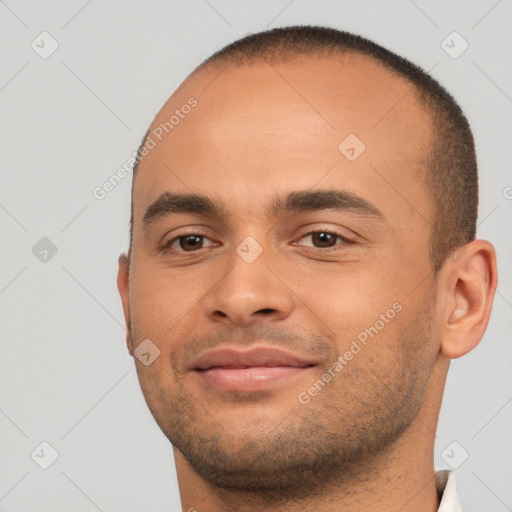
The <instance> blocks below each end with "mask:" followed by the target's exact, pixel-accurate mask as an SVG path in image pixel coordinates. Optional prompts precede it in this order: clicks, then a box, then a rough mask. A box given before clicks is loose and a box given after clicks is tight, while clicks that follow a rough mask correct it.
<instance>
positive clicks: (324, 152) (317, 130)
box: [134, 55, 432, 220]
mask: <svg viewBox="0 0 512 512" xmlns="http://www.w3.org/2000/svg"><path fill="white" fill-rule="evenodd" d="M194 103H195V106H194V107H193V108H189V107H187V108H184V107H183V106H184V105H187V104H188V105H190V104H194ZM173 115H174V119H171V117H172V116H173ZM178 117H179V119H178ZM170 121H172V123H170ZM174 123H176V124H174ZM157 135H158V136H157ZM149 136H150V137H151V138H152V139H153V142H154V147H153V149H151V150H150V151H149V152H148V154H147V155H146V156H145V157H144V158H143V159H142V161H141V164H140V166H139V170H138V176H137V179H136V180H135V181H136V186H135V188H134V210H135V213H137V212H136V210H139V211H138V215H135V217H139V218H140V216H141V215H142V211H141V209H142V208H144V206H145V205H147V204H149V202H151V201H152V200H154V199H155V198H156V197H158V195H160V194H161V193H162V192H165V191H170V192H174V191H180V192H191V191H192V192H194V193H201V194H205V195H209V196H211V197H221V196H224V197H226V196H227V197H229V199H230V203H231V204H232V205H233V209H237V208H238V209H240V208H243V206H244V205H245V206H247V207H249V206H251V207H254V208H257V207H258V204H260V203H261V200H262V199H263V197H264V196H267V197H270V195H274V194H275V193H276V192H283V193H284V192H289V191H291V190H293V189H294V188H302V189H304V188H311V187H314V186H315V185H316V184H319V183H320V181H321V182H322V183H321V184H322V185H323V186H328V187H331V188H332V187H334V188H343V189H347V190H349V191H350V192H353V193H355V194H357V195H359V196H362V197H369V198H370V199H371V198H372V196H375V195H378V194H379V193H380V194H382V191H383V190H384V189H386V188H388V189H390V190H392V189H394V191H395V193H396V194H397V198H396V203H397V204H398V203H400V204H398V206H399V207H400V208H399V210H400V212H395V213H396V214H397V215H403V214H404V211H405V210H407V209H410V206H411V202H412V203H414V205H415V207H417V208H418V209H419V210H421V211H422V212H423V214H424V215H428V210H429V201H428V198H427V197H426V189H425V186H424V179H423V178H424V172H425V158H426V156H427V155H428V148H429V146H430V143H431V138H432V128H431V120H430V116H429V115H428V113H427V112H426V111H425V109H424V108H423V107H422V106H421V104H420V103H419V102H418V100H417V96H416V93H415V90H414V87H413V86H412V85H411V84H410V83H408V82H407V81H405V80H404V79H402V78H399V77H397V76H396V75H395V74H393V73H391V72H389V71H387V70H385V69H384V68H383V67H382V66H380V65H378V64H376V63H375V62H374V61H371V60H364V59H361V58H360V57H358V56H354V55H346V56H343V57H336V58H335V57H329V58H316V59H313V58H308V59H297V60H294V61H292V62H288V63H286V64H284V63H270V62H269V63H266V62H260V63H256V62H255V63H253V64H248V65H242V66H237V65H234V64H228V63H219V64H217V65H215V66H211V67H208V68H206V69H203V70H200V71H199V72H198V73H196V74H194V75H192V76H191V77H190V78H189V79H187V80H186V81H185V82H184V83H183V84H182V85H181V86H180V88H179V89H178V90H177V91H176V92H175V93H174V94H173V95H172V96H171V98H170V99H169V100H168V102H167V103H166V104H165V105H164V107H163V108H162V109H161V111H160V112H159V114H158V115H157V117H156V118H155V121H154V122H153V125H152V127H151V130H150V132H149ZM352 149H354V151H352ZM363 149H364V151H363V152H361V151H362V150H363ZM344 150H345V153H344V152H343V151H344ZM347 150H348V152H347ZM355 153H357V154H359V153H361V154H360V156H358V157H357V158H356V159H355V160H352V159H350V158H347V156H349V157H353V156H354V154H355ZM356 156H357V155H356ZM255 190H258V193H257V194H255ZM400 197H401V199H400ZM373 199H376V198H375V197H374V198H373ZM404 200H405V201H404ZM379 201H380V202H382V201H383V198H380V199H379V200H378V201H377V202H379ZM407 203H408V206H407ZM253 211H254V210H253ZM136 220H137V219H136Z"/></svg>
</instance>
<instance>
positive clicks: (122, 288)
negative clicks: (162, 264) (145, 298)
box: [117, 253, 133, 356]
mask: <svg viewBox="0 0 512 512" xmlns="http://www.w3.org/2000/svg"><path fill="white" fill-rule="evenodd" d="M118 264H119V268H118V271H117V289H118V290H119V295H120V297H121V303H122V305H123V313H124V319H125V322H126V346H127V348H128V352H129V353H130V355H131V356H133V340H132V333H131V315H130V287H129V280H130V279H129V278H130V260H129V258H128V256H127V255H126V254H125V253H122V254H121V255H120V256H119V258H118Z"/></svg>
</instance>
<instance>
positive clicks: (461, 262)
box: [441, 240, 497, 359]
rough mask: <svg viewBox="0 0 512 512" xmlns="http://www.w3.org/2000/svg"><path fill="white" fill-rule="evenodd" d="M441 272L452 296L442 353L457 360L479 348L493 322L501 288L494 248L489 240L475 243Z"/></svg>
mask: <svg viewBox="0 0 512 512" xmlns="http://www.w3.org/2000/svg"><path fill="white" fill-rule="evenodd" d="M441 272H442V273H443V274H444V275H443V277H442V279H444V287H443V288H444V293H446V294H447V296H448V300H446V301H445V303H446V308H447V309H446V314H445V322H444V326H443V337H442V343H441V352H442V353H443V354H444V355H445V356H446V357H449V358H450V359H456V358H458V357H461V356H463V355H465V354H467V353H468V352H470V351H471V350H473V349H474V348H475V347H476V346H477V345H478V343H479V342H480V340H481V339H482V337H483V335H484V332H485V329H486V327H487V324H488V322H489V318H490V315H491V309H492V303H493V299H494V293H495V291H496V285H497V269H496V253H495V250H494V247H493V246H492V245H491V244H490V243H489V242H487V241H486V240H474V241H473V242H470V243H469V244H467V245H466V246H465V250H464V251H463V255H462V256H461V257H460V258H458V259H456V260H455V259H451V260H450V259H449V260H448V261H447V267H446V268H443V270H442V271H441Z"/></svg>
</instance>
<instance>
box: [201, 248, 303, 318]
mask: <svg viewBox="0 0 512 512" xmlns="http://www.w3.org/2000/svg"><path fill="white" fill-rule="evenodd" d="M270 263H271V262H270V261H269V258H267V257H266V256H265V253H263V254H262V255H261V256H260V257H259V258H257V259H256V260H255V261H253V262H251V263H248V262H247V261H245V260H244V259H243V258H242V257H241V256H239V254H238V253H236V252H235V251H233V254H232V255H230V258H229V261H227V266H226V269H225V270H224V271H223V273H224V276H223V277H222V278H221V279H220V280H219V282H218V283H217V284H216V285H215V286H213V288H212V289H210V291H209V292H208V293H207V294H206V295H205V297H204V299H203V301H202V305H203V308H204V313H205V314H206V315H207V316H208V317H209V319H210V320H212V321H215V322H225V323H234V324H237V325H248V324H251V323H256V322H265V321H277V320H284V319H285V318H287V317H288V316H289V315H290V313H291V312H292V310H293V307H294V294H293V292H292V291H291V289H290V288H289V287H288V286H287V285H286V284H285V282H286V279H283V278H282V276H280V275H279V271H278V270H277V266H276V265H271V264H270Z"/></svg>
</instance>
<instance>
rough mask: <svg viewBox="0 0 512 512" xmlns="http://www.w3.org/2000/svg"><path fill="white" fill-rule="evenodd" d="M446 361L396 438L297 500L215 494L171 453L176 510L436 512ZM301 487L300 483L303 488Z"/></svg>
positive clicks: (217, 491)
mask: <svg viewBox="0 0 512 512" xmlns="http://www.w3.org/2000/svg"><path fill="white" fill-rule="evenodd" d="M448 367H449V359H447V358H445V357H444V356H440V357H439V358H438V361H437V364H436V365H435V367H434V371H433V372H432V375H431V379H430V382H429V385H428V389H427V392H426V395H425V401H424V403H423V405H422V408H421V410H420V412H419V414H418V416H417V417H416V418H415V420H414V421H413V422H412V423H411V425H410V426H409V428H408V429H407V430H406V431H404V433H403V434H402V435H401V437H400V438H399V439H398V440H397V441H396V442H395V443H394V444H393V445H391V446H389V447H388V448H387V449H386V450H383V451H381V452H379V453H377V454H374V455H372V456H369V457H367V458H366V459H365V460H361V461H360V462H359V463H358V464H357V466H354V467H353V468H351V470H350V471H344V473H343V474H333V477H332V479H330V480H329V482H326V483H325V485H324V486H322V487H321V488H318V487H317V488H315V489H312V490H311V492H310V493H304V494H303V495H301V496H289V498H288V499H283V498H282V496H281V497H280V498H279V500H277V501H276V499H275V497H272V496H266V495H262V494H256V493H241V492H240V491H233V490H229V489H220V488H217V487H214V486H212V485H211V484H209V483H208V482H206V481H205V480H203V479H202V478H201V477H200V476H199V475H197V473H195V471H194V470H193V468H192V467H191V466H190V465H189V464H188V462H187V461H186V459H185V458H184V457H183V455H182V454H181V452H180V451H179V450H178V449H176V448H174V456H175V462H176V470H177V475H178V485H179V488H180V496H181V503H182V510H184V511H187V512H194V511H196V512H226V511H231V510H233V511H238V512H256V511H257V512H259V511H261V510H265V511H266V512H277V511H279V512H288V511H295V510H303V511H305V512H306V511H311V512H313V511H317V510H322V511H325V512H330V511H339V510H341V509H342V510H343V511H344V512H356V511H357V512H365V511H370V510H371V511H372V512H376V511H378V512H396V511H398V510H399V511H400V512H436V511H437V510H438V508H439V498H438V495H437V490H436V480H435V471H434V465H433V451H434V441H435V432H436V428H437V421H438V416H439V406H440V403H441V398H442V393H443V390H444V384H445V379H446V372H447V369H448ZM306 486H307V482H305V487H306Z"/></svg>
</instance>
